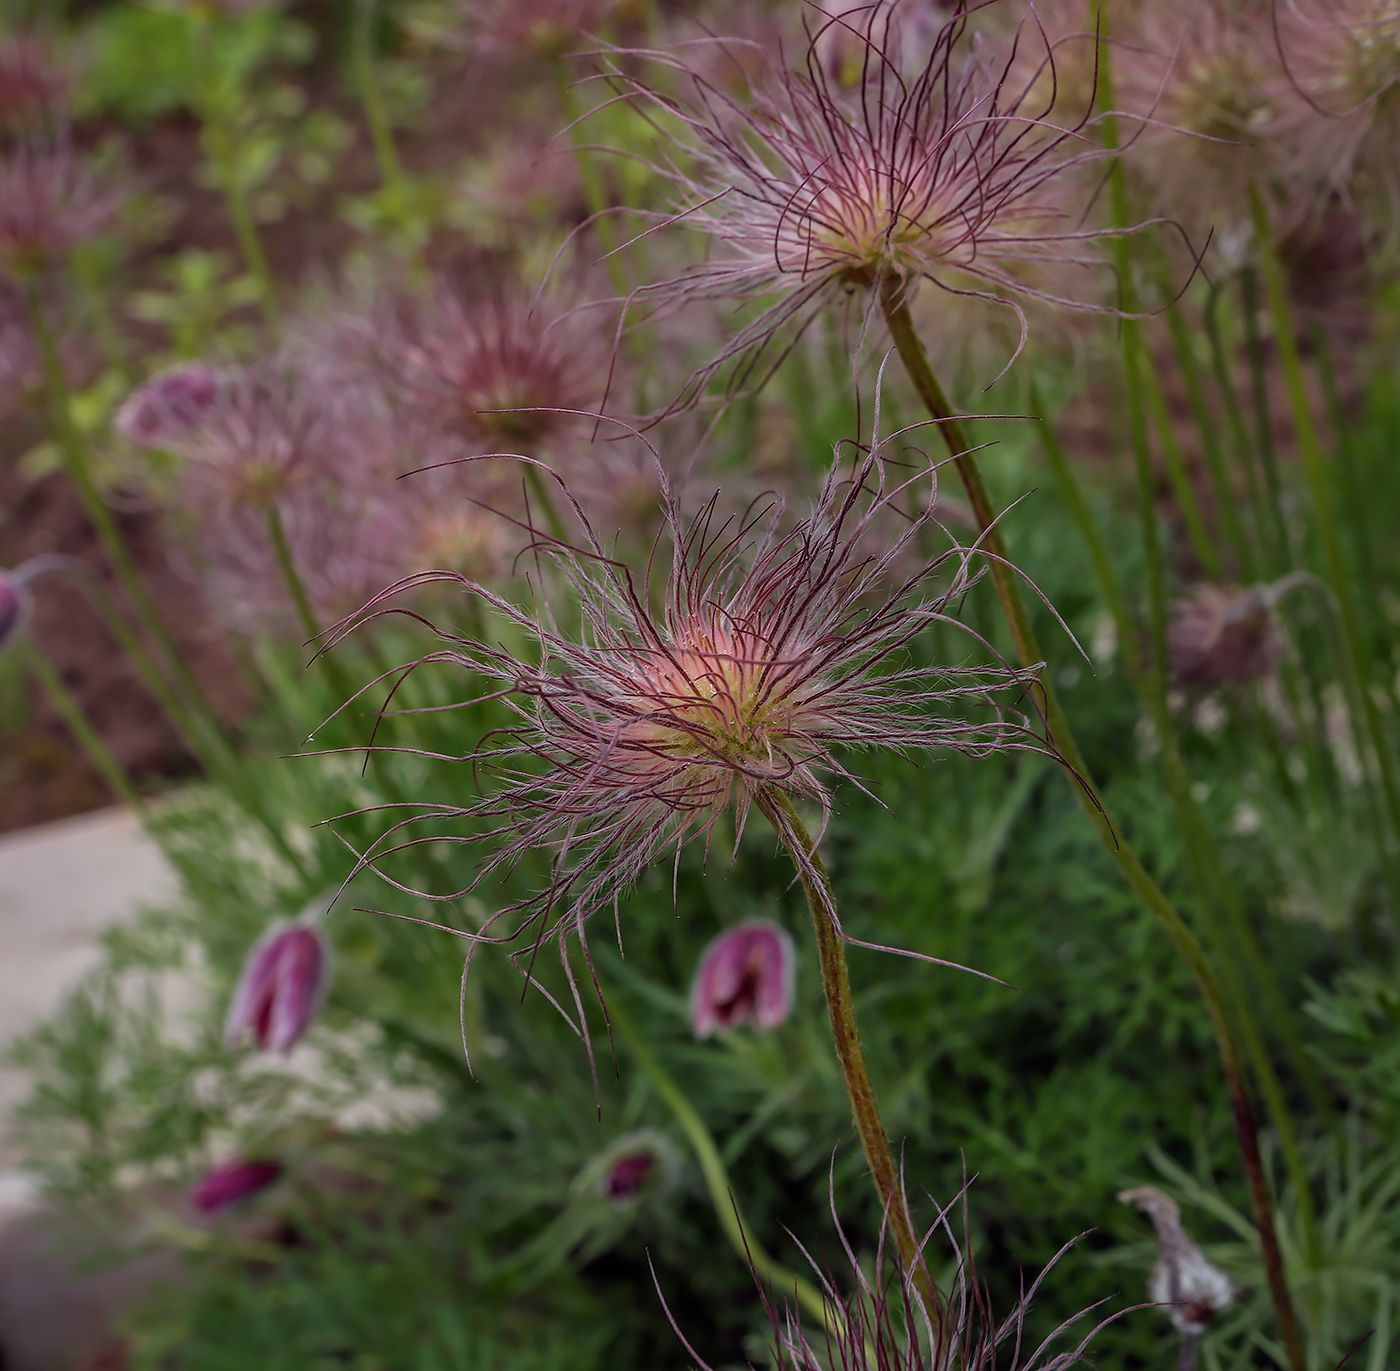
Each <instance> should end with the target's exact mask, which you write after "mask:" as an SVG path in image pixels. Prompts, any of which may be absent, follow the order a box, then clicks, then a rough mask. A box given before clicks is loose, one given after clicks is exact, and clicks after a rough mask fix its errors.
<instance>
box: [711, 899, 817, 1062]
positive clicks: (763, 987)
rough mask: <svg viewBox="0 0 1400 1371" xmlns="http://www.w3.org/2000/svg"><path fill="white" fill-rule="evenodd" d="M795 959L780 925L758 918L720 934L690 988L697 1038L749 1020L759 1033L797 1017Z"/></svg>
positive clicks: (789, 942) (789, 940)
mask: <svg viewBox="0 0 1400 1371" xmlns="http://www.w3.org/2000/svg"><path fill="white" fill-rule="evenodd" d="M795 974H796V958H795V956H794V953H793V946H792V939H791V938H790V937H788V935H787V933H786V931H785V930H784V929H782V928H779V927H778V925H777V924H775V923H770V922H768V921H767V920H766V919H755V920H753V921H752V922H750V923H743V924H740V925H738V927H737V928H731V929H730V930H729V931H728V932H727V933H721V934H720V936H719V937H718V938H716V939H715V940H714V942H712V943H711V944H710V945H709V947H707V948H706V949H705V952H704V955H703V956H702V957H701V958H700V967H699V970H698V971H696V973H695V981H694V984H692V985H691V987H690V1025H691V1028H692V1029H693V1030H694V1032H695V1036H696V1037H697V1038H708V1037H709V1036H710V1034H711V1033H713V1032H714V1031H715V1029H717V1028H735V1027H737V1026H738V1025H739V1024H742V1023H745V1022H746V1021H748V1020H752V1021H753V1026H754V1027H755V1028H756V1029H758V1030H759V1031H760V1032H766V1031H767V1030H768V1029H770V1028H776V1027H777V1026H778V1025H779V1024H780V1023H782V1022H783V1021H784V1020H785V1019H786V1018H787V1016H788V1015H789V1014H790V1013H791V1012H792V993H793V978H794V976H795Z"/></svg>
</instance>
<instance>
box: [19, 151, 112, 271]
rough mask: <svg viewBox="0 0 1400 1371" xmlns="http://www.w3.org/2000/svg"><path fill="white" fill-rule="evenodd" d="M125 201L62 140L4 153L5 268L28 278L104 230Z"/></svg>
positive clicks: (60, 259) (58, 260)
mask: <svg viewBox="0 0 1400 1371" xmlns="http://www.w3.org/2000/svg"><path fill="white" fill-rule="evenodd" d="M119 203H120V196H119V195H118V194H117V192H116V191H114V190H113V189H111V188H109V187H107V186H105V185H103V184H102V182H101V181H100V180H99V179H98V177H97V175H96V173H95V172H93V171H92V169H91V168H90V167H88V165H87V164H86V163H85V162H84V161H83V159H82V158H81V157H80V156H79V155H78V154H77V153H76V152H75V151H74V149H73V148H72V147H71V146H70V145H69V144H68V143H67V142H66V141H62V140H58V141H55V140H51V139H46V140H42V141H39V140H32V139H31V140H26V141H23V142H19V143H16V144H15V145H13V146H12V147H10V148H9V149H8V150H7V151H5V152H3V153H0V271H4V272H5V273H7V274H8V275H10V276H12V277H14V278H16V279H19V280H27V279H29V278H32V277H34V276H37V275H39V274H40V273H42V272H43V271H45V270H46V269H47V268H48V267H50V266H52V265H54V264H56V263H58V262H61V261H62V260H63V259H64V258H65V257H66V256H67V255H68V254H69V253H70V252H71V251H72V250H73V249H74V248H75V247H77V246H79V245H80V244H81V243H84V242H87V241H88V240H89V239H92V238H94V237H96V236H97V235H99V234H100V233H102V232H103V230H104V229H105V228H106V227H107V225H108V224H109V223H110V222H111V219H112V217H113V215H114V214H115V213H116V210H117V207H118V205H119Z"/></svg>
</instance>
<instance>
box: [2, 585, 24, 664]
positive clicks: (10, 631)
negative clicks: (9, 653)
mask: <svg viewBox="0 0 1400 1371" xmlns="http://www.w3.org/2000/svg"><path fill="white" fill-rule="evenodd" d="M28 618H29V596H28V594H27V593H26V591H25V589H24V587H23V586H22V585H20V584H19V582H18V581H16V580H15V579H14V577H12V576H8V575H6V574H5V573H4V572H0V652H4V651H5V649H6V648H7V647H10V646H11V645H12V644H13V643H15V642H16V641H17V640H18V638H19V635H20V634H21V633H22V632H23V631H24V624H25V620H26V619H28Z"/></svg>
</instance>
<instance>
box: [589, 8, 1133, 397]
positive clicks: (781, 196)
mask: <svg viewBox="0 0 1400 1371" xmlns="http://www.w3.org/2000/svg"><path fill="white" fill-rule="evenodd" d="M993 3H995V0H993ZM985 7H986V6H985V5H982V6H966V7H965V6H957V7H956V8H957V10H958V11H959V13H957V14H956V15H954V17H953V18H951V19H949V20H948V21H947V22H945V23H944V24H942V26H941V27H939V28H938V29H937V31H936V32H935V33H934V35H933V37H932V39H931V44H930V48H929V53H928V57H927V60H926V61H924V62H923V63H922V65H919V64H917V63H916V64H910V63H909V62H907V61H901V60H899V59H900V58H901V57H903V56H904V54H902V53H898V52H896V49H897V48H898V47H899V46H900V44H899V43H898V42H897V41H896V40H897V35H896V34H895V33H894V32H893V30H892V28H891V25H892V24H893V22H894V18H895V13H894V8H895V7H893V6H888V5H870V6H866V7H862V8H860V9H857V10H852V11H850V12H848V13H846V14H843V15H839V16H835V17H831V16H827V15H825V14H824V12H823V11H822V10H820V9H819V8H816V7H814V12H815V14H816V15H817V16H818V18H819V20H820V22H819V23H814V24H809V35H808V36H809V44H808V50H807V54H806V59H805V62H804V63H803V64H802V68H801V69H800V70H796V71H794V70H789V69H786V67H785V66H784V65H782V64H781V62H779V63H777V64H774V65H773V66H772V67H771V69H769V70H768V71H767V72H766V73H764V74H761V75H760V76H758V77H756V78H755V79H754V80H753V81H752V82H751V83H750V88H751V95H749V96H748V97H747V98H743V99H739V98H736V97H734V96H732V95H730V94H728V93H726V92H725V91H724V90H723V89H721V88H719V87H718V86H716V85H714V84H713V83H712V82H711V81H710V80H709V79H708V78H707V77H706V76H705V75H704V74H703V72H702V71H701V70H698V69H697V68H695V67H693V66H689V65H687V64H686V63H685V62H684V61H683V60H682V59H681V58H679V57H677V56H676V55H675V54H674V53H648V54H646V56H647V57H648V59H650V60H652V61H653V62H655V63H657V64H658V65H659V66H661V67H662V68H665V69H668V70H669V71H670V72H672V73H673V74H674V75H676V76H678V77H679V78H680V79H681V81H682V83H683V84H684V85H688V86H689V87H690V88H691V89H692V90H693V92H694V97H693V99H691V100H690V101H688V102H685V103H682V102H680V101H677V100H675V99H673V98H671V97H670V96H667V95H664V94H662V93H660V92H658V91H657V90H655V89H653V88H652V87H651V86H649V85H647V84H646V83H645V82H643V81H642V80H640V79H638V78H636V77H633V76H630V75H627V74H625V73H623V72H621V71H617V72H616V73H614V79H615V81H616V82H617V83H618V84H619V85H620V86H621V87H622V89H623V90H624V91H626V92H628V93H630V95H631V96H632V97H633V99H634V101H635V103H636V104H637V105H638V107H640V108H642V109H645V108H646V107H647V106H648V105H649V104H650V105H653V106H659V107H660V108H661V109H662V110H663V111H664V113H665V114H666V115H667V116H668V126H671V125H673V124H674V123H675V122H679V125H680V127H681V129H682V131H683V132H682V133H681V135H680V137H679V139H678V140H677V141H676V143H675V145H674V153H673V155H672V158H671V162H670V165H669V166H668V167H666V168H663V169H661V174H662V175H664V176H667V177H668V178H669V179H670V180H672V182H673V183H675V184H677V186H678V188H679V191H680V203H679V204H678V206H677V208H676V210H675V213H674V221H675V222H679V223H681V224H683V225H684V226H686V227H688V228H691V229H694V230H697V231H699V232H701V233H704V234H705V235H707V236H708V237H710V238H712V239H713V240H714V241H715V243H716V247H717V251H716V252H715V255H714V256H713V258H712V259H711V260H709V261H707V262H706V263H705V264H703V265H700V266H697V267H694V268H692V269H691V270H690V271H688V272H686V273H685V274H683V275H681V276H680V277H678V278H676V279H673V280H670V281H666V282H660V283H654V284H651V285H647V286H645V287H643V288H641V289H640V290H639V291H638V292H637V295H638V296H639V297H641V298H643V299H656V300H659V301H660V302H662V303H663V306H665V305H674V304H680V303H685V302H687V301H692V300H713V299H725V300H734V301H763V302H764V308H763V309H762V310H761V312H760V313H759V314H758V316H757V317H756V318H754V319H753V320H751V321H750V322H749V323H748V324H747V326H745V327H744V328H742V329H741V330H740V331H738V332H737V333H736V335H735V336H734V337H733V339H732V340H730V342H729V343H728V344H727V345H726V346H725V347H724V348H723V349H722V350H721V351H720V352H719V354H718V355H717V356H716V357H714V358H713V359H712V360H711V361H710V362H708V363H707V364H706V365H705V366H704V367H702V368H701V369H700V370H699V371H697V372H696V374H695V375H694V376H693V377H692V378H691V382H690V385H689V387H688V388H687V395H688V396H689V397H690V398H694V397H697V396H698V395H699V394H700V393H701V392H702V391H703V390H704V388H705V386H706V385H707V384H708V383H709V382H710V381H711V380H712V379H713V378H714V377H715V376H716V375H718V374H720V373H721V371H722V370H723V369H724V368H725V367H726V366H727V365H729V364H735V372H734V376H733V378H732V380H733V383H735V384H739V383H742V382H744V381H747V380H748V379H749V378H750V377H751V375H752V373H753V371H754V369H755V368H758V367H761V366H762V365H763V361H762V359H763V358H764V357H770V358H773V357H777V358H778V359H780V358H781V356H782V355H783V353H784V350H785V349H784V348H783V346H782V341H783V340H788V341H790V340H791V338H792V337H793V336H794V335H795V334H797V333H800V332H801V330H802V329H803V328H804V327H805V326H806V325H807V323H809V322H810V321H811V320H812V319H813V318H814V317H816V315H817V314H818V313H820V312H821V310H822V309H824V308H825V307H827V306H829V305H831V304H832V303H833V302H834V301H836V300H839V299H840V298H841V297H843V296H845V295H847V294H851V293H860V294H862V295H863V296H864V297H865V299H866V302H867V304H866V308H867V311H870V310H874V309H875V308H876V307H877V303H876V302H877V301H887V300H889V299H900V300H904V299H907V298H908V296H909V295H910V294H911V293H912V290H913V288H914V287H915V286H916V285H917V283H918V282H920V281H928V282H930V283H931V284H933V285H934V286H936V287H938V288H940V289H942V290H945V291H948V292H951V293H953V294H955V295H962V296H973V297H977V298H980V299H985V300H990V301H993V302H996V303H998V304H1002V305H1005V306H1006V307H1007V308H1008V309H1009V310H1011V311H1013V312H1014V313H1015V314H1016V315H1017V317H1018V318H1019V319H1020V322H1021V331H1022V341H1023V342H1024V335H1025V316H1024V312H1023V310H1022V306H1021V304H1019V303H1018V297H1020V298H1022V299H1024V298H1027V297H1030V298H1033V299H1039V300H1043V301H1047V302H1050V303H1053V304H1057V305H1070V306H1082V305H1089V306H1091V307H1092V306H1093V305H1094V302H1093V301H1092V300H1091V299H1087V298H1084V293H1083V291H1082V290H1078V289H1077V288H1076V285H1075V284H1074V283H1072V282H1069V281H1064V282H1063V284H1056V283H1057V282H1059V281H1061V280H1062V278H1063V277H1064V274H1065V273H1066V272H1070V273H1083V272H1089V271H1090V270H1091V269H1092V268H1094V267H1095V266H1096V265H1097V264H1096V263H1095V262H1094V261H1093V260H1091V258H1090V257H1086V256H1085V254H1086V252H1087V251H1088V249H1089V246H1090V245H1091V244H1092V241H1093V240H1094V239H1096V238H1100V237H1102V236H1103V231H1102V230H1096V229H1092V228H1083V227H1081V224H1080V216H1079V215H1078V214H1077V213H1072V212H1071V211H1070V209H1069V207H1068V202H1067V199H1066V196H1065V192H1064V185H1065V181H1066V177H1067V174H1070V173H1072V172H1074V170H1075V169H1076V168H1082V167H1085V166H1087V165H1089V164H1091V163H1093V162H1095V161H1098V160H1101V159H1102V158H1104V157H1105V156H1106V155H1108V154H1107V152H1106V150H1105V149H1104V148H1102V147H1100V146H1098V145H1097V144H1095V143H1094V142H1093V141H1091V140H1090V139H1089V138H1088V137H1086V136H1085V132H1084V131H1085V128H1086V125H1087V124H1088V122H1089V114H1088V112H1087V111H1085V112H1084V113H1083V114H1082V115H1081V116H1079V117H1077V118H1073V119H1070V120H1069V121H1066V122H1060V121H1057V119H1056V118H1055V117H1053V115H1054V109H1053V107H1054V103H1055V82H1054V80H1053V72H1054V52H1053V47H1052V45H1051V43H1050V42H1049V40H1048V39H1047V38H1046V37H1045V35H1044V33H1043V31H1042V30H1041V29H1040V28H1039V26H1038V24H1037V23H1036V22H1035V21H1034V19H1033V11H1029V12H1028V18H1027V19H1026V21H1025V22H1024V23H1023V24H1022V27H1021V33H1020V34H1019V36H1018V38H1017V39H1016V41H1015V42H1014V43H1013V44H1011V46H1010V48H1009V50H1008V51H1007V52H1006V53H1003V54H1001V55H999V56H993V55H992V54H991V53H990V52H989V51H988V50H987V49H986V48H985V46H984V45H982V44H980V43H976V42H973V41H971V40H970V39H969V38H968V34H967V26H968V20H967V11H968V10H972V9H978V8H985ZM834 30H839V32H840V34H841V36H842V37H843V39H845V40H846V43H847V46H848V47H851V46H854V47H855V48H856V49H857V50H859V51H860V52H861V53H862V62H861V67H862V72H861V77H862V79H861V80H860V81H859V82H856V83H855V84H854V85H852V86H849V87H847V86H845V85H843V84H841V83H840V82H838V81H837V80H836V79H835V78H834V77H833V76H832V75H831V74H830V73H829V72H828V70H827V64H826V63H824V62H823V60H822V54H823V51H824V40H827V39H829V38H830V36H831V33H832V32H833V31H834ZM714 41H715V42H717V43H718V44H719V45H720V47H721V49H722V50H728V47H729V46H732V45H734V44H735V42H736V40H732V39H718V40H714ZM1031 43H1038V44H1039V45H1040V48H1041V50H1042V51H1041V53H1040V54H1039V57H1038V60H1036V61H1032V62H1030V63H1027V62H1026V61H1025V60H1024V58H1023V56H1022V55H1021V54H1019V53H1018V48H1019V46H1020V45H1021V44H1031ZM742 56H743V57H745V58H749V57H750V55H749V54H748V53H747V52H745V53H744V54H742ZM761 56H762V59H763V60H764V61H765V62H768V61H771V58H770V57H769V55H768V54H767V53H763V54H761ZM736 60H739V58H738V57H737V56H736ZM750 61H752V59H751V58H750ZM847 65H849V63H848V64H847ZM1047 72H1048V73H1049V75H1050V78H1051V79H1049V80H1046V79H1044V78H1045V76H1046V73H1047ZM775 343H776V344H778V346H777V347H776V348H775V347H774V346H773V345H774V344H775ZM1018 352H1019V347H1018Z"/></svg>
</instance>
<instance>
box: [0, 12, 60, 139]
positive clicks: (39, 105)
mask: <svg viewBox="0 0 1400 1371" xmlns="http://www.w3.org/2000/svg"><path fill="white" fill-rule="evenodd" d="M72 88H73V78H72V73H71V72H69V71H67V70H65V69H64V67H63V66H62V65H60V63H58V62H57V61H55V59H54V53H53V49H52V45H51V44H50V43H48V42H47V41H45V40H44V38H42V37H41V36H40V35H38V34H34V33H12V34H8V35H4V36H0V131H3V132H4V133H8V134H13V133H22V132H25V131H29V130H33V129H35V128H38V127H42V126H43V125H44V124H46V123H48V122H50V121H51V120H53V119H55V118H57V117H58V116H59V115H61V114H62V113H63V111H64V110H65V109H66V107H67V105H68V99H69V95H70V94H71V92H72Z"/></svg>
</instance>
